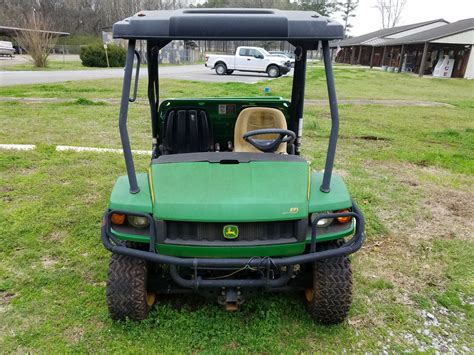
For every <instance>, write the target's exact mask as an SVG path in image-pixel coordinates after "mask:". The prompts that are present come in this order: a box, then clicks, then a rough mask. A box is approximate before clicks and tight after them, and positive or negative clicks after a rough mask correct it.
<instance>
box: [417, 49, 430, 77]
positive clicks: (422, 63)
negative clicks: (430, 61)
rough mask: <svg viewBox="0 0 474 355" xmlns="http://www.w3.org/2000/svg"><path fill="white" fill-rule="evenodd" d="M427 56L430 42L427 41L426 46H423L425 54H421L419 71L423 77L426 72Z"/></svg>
mask: <svg viewBox="0 0 474 355" xmlns="http://www.w3.org/2000/svg"><path fill="white" fill-rule="evenodd" d="M427 56H428V42H426V43H425V46H424V47H423V55H422V56H421V63H420V70H419V71H418V76H419V77H422V76H423V73H424V72H425V63H426V57H427Z"/></svg>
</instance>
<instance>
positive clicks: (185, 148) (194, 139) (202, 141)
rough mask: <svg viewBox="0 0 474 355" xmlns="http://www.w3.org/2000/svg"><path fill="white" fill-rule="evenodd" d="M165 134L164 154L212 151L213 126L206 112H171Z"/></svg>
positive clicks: (168, 114) (165, 125) (183, 110)
mask: <svg viewBox="0 0 474 355" xmlns="http://www.w3.org/2000/svg"><path fill="white" fill-rule="evenodd" d="M163 134H164V136H163V147H162V154H179V153H194V152H208V151H210V150H212V146H213V137H212V126H211V122H210V120H209V117H208V115H207V113H206V111H204V110H198V109H174V110H170V111H169V112H168V113H167V115H166V117H165V122H164V126H163Z"/></svg>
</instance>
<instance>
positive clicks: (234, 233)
mask: <svg viewBox="0 0 474 355" xmlns="http://www.w3.org/2000/svg"><path fill="white" fill-rule="evenodd" d="M222 232H223V234H224V238H226V239H235V238H237V237H238V236H239V227H237V226H234V225H228V226H224V229H223V230H222Z"/></svg>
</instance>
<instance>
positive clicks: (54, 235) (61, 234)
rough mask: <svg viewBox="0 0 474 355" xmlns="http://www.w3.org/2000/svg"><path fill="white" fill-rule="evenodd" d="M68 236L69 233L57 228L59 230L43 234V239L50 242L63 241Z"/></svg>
mask: <svg viewBox="0 0 474 355" xmlns="http://www.w3.org/2000/svg"><path fill="white" fill-rule="evenodd" d="M67 236H68V233H67V232H66V231H63V230H57V231H53V232H51V233H50V234H48V235H46V236H43V239H44V240H47V241H50V242H63V241H64V239H66V237H67Z"/></svg>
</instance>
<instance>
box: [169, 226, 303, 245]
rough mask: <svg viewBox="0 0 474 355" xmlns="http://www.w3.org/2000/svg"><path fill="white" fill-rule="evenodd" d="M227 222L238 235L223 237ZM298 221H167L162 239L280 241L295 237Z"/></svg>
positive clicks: (187, 241) (218, 242)
mask: <svg viewBox="0 0 474 355" xmlns="http://www.w3.org/2000/svg"><path fill="white" fill-rule="evenodd" d="M227 225H236V226H237V227H238V228H239V236H238V238H236V239H232V240H229V239H226V238H225V237H224V234H223V229H224V227H225V226H227ZM296 228H297V221H274V222H244V223H214V222H212V223H207V222H181V221H180V222H176V221H166V237H165V243H168V244H188V245H191V244H200V245H202V244H207V245H228V244H229V243H236V244H252V245H261V244H281V243H294V242H296V241H297V238H296V236H297V231H296Z"/></svg>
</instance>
